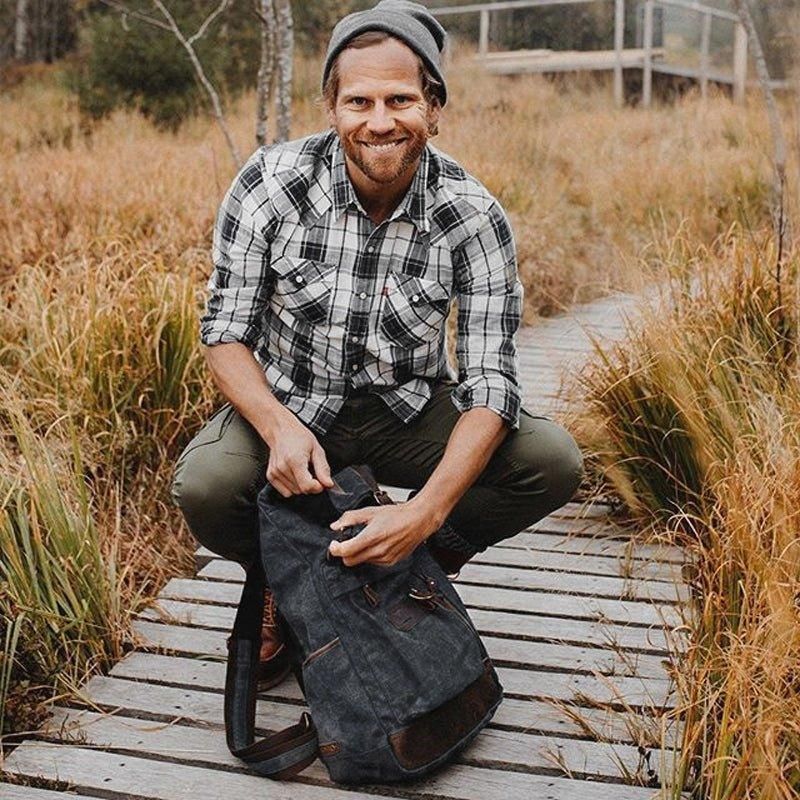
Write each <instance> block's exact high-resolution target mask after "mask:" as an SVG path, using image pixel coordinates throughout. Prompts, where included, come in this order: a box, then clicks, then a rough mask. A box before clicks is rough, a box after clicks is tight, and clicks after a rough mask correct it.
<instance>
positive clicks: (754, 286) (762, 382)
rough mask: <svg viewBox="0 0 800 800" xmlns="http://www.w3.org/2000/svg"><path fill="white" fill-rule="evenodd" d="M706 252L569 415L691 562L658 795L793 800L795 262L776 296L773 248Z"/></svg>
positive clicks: (798, 416)
mask: <svg viewBox="0 0 800 800" xmlns="http://www.w3.org/2000/svg"><path fill="white" fill-rule="evenodd" d="M718 251H719V252H722V253H724V255H723V256H719V255H711V254H709V253H708V252H705V253H700V254H699V258H698V259H697V262H698V264H697V265H696V266H698V267H699V272H698V274H697V275H696V276H695V277H694V279H693V280H689V281H686V280H685V279H682V280H679V281H678V282H677V284H676V286H675V290H674V293H673V294H672V295H671V296H668V297H667V298H664V299H662V302H661V303H660V304H659V305H657V306H656V307H655V308H651V309H649V310H646V311H645V312H644V314H643V317H642V318H641V319H639V320H638V321H637V322H635V323H632V324H631V326H630V329H629V331H628V335H627V336H626V338H625V340H624V341H623V342H621V343H620V344H618V345H615V346H613V347H611V348H604V347H598V358H597V359H596V360H595V361H594V363H593V364H592V365H591V367H590V368H589V369H588V370H587V371H586V372H585V374H584V377H583V385H584V390H585V394H586V401H587V410H586V417H585V419H584V420H583V423H582V425H581V426H580V427H581V430H583V431H584V439H585V442H586V444H587V446H588V447H589V448H590V449H591V450H592V451H593V452H594V453H595V454H596V458H597V460H598V462H599V463H600V464H601V465H602V468H603V471H604V474H605V476H606V478H607V479H608V480H609V481H610V482H611V484H612V485H613V486H614V487H615V488H616V490H617V492H618V493H619V494H620V495H621V496H622V497H623V498H624V499H625V500H626V502H627V504H628V506H629V507H630V508H631V509H632V510H633V511H634V512H636V513H638V514H639V515H640V516H642V517H643V518H645V519H647V518H648V517H649V518H651V519H654V520H655V522H654V528H655V530H656V531H658V532H659V533H660V535H661V536H669V537H670V538H673V539H675V540H676V541H677V542H678V543H680V544H682V545H683V546H685V547H686V549H687V552H688V554H689V556H690V559H691V561H692V563H693V578H692V588H693V595H694V600H695V602H694V613H693V614H692V618H691V619H690V620H689V621H688V624H689V628H690V636H691V645H690V647H689V648H688V650H687V653H686V654H685V656H683V657H682V658H680V659H677V660H676V663H677V664H678V665H679V669H678V670H677V673H676V677H677V683H678V689H679V694H680V700H681V702H680V705H679V708H678V709H677V713H678V714H679V715H680V716H682V718H683V728H682V729H683V731H684V734H683V740H682V742H680V749H681V752H680V754H679V756H678V758H677V759H676V775H675V776H674V780H673V785H672V787H671V788H670V789H665V790H664V791H665V796H674V797H678V795H679V792H680V791H682V790H686V789H689V790H691V797H693V798H695V797H696V798H704V800H705V799H706V798H707V799H708V800H756V798H758V800H766V799H767V798H768V799H769V800H788V798H792V797H797V793H798V791H800V607H799V605H800V604H798V598H800V540H799V539H798V537H797V530H798V525H800V374H799V373H798V361H797V352H796V347H797V338H798V332H800V305H798V303H797V298H798V293H800V277H799V273H800V258H799V257H798V256H797V255H795V257H794V258H793V259H791V260H790V261H789V262H788V263H787V264H786V265H785V270H784V273H783V280H784V285H783V286H782V287H781V289H782V291H781V292H779V291H778V287H777V285H776V281H775V273H774V258H775V253H774V252H773V251H772V249H771V248H770V246H769V245H767V244H765V243H763V242H757V241H755V240H753V239H752V238H751V237H747V236H742V235H741V234H737V233H736V232H732V234H731V236H730V237H728V238H727V239H726V241H725V242H724V243H721V245H720V247H719V248H718ZM779 298H783V303H784V304H783V305H781V303H780V301H779ZM669 792H672V794H669Z"/></svg>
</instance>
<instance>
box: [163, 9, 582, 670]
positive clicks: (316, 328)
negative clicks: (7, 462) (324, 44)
mask: <svg viewBox="0 0 800 800" xmlns="http://www.w3.org/2000/svg"><path fill="white" fill-rule="evenodd" d="M444 41H445V32H444V30H443V28H442V27H441V25H439V23H438V22H437V21H436V20H435V19H434V18H433V17H432V16H431V15H430V14H429V13H428V11H427V10H426V9H425V8H424V7H422V6H420V5H417V4H415V3H411V2H404V0H384V1H383V2H381V3H379V4H378V5H377V6H375V8H373V9H371V10H368V11H363V12H359V13H356V14H351V15H349V16H348V17H345V18H344V19H343V20H342V21H341V22H340V23H339V24H338V25H337V26H336V28H335V29H334V31H333V34H332V36H331V41H330V45H329V48H328V53H327V57H326V60H325V66H324V71H323V97H324V100H325V104H326V108H327V113H328V117H329V121H330V124H331V128H332V129H331V130H329V131H326V132H324V133H320V134H316V135H313V136H309V137H306V138H303V139H299V140H296V141H292V142H288V143H286V144H281V145H275V146H273V147H268V148H262V149H260V150H258V151H257V152H256V153H254V154H253V156H252V157H251V158H250V160H249V161H248V162H247V164H246V165H245V166H244V168H243V169H242V170H241V171H240V173H239V175H238V176H237V177H236V179H235V180H234V182H233V184H232V186H231V188H230V189H229V191H228V193H227V194H226V196H225V198H224V200H223V202H222V205H221V208H220V210H219V215H218V218H217V226H216V230H215V235H214V247H213V258H214V265H215V269H214V272H213V275H212V277H211V280H210V282H209V291H210V296H209V300H208V307H207V312H206V314H205V316H204V318H203V320H202V331H201V335H202V341H203V343H204V344H205V345H206V347H207V349H206V357H207V361H208V365H209V367H210V370H211V372H212V374H213V376H214V379H215V380H216V382H217V385H218V386H219V388H220V390H221V391H222V393H223V395H224V396H225V397H226V399H227V400H228V401H229V403H228V405H226V406H225V407H224V408H222V409H221V410H220V411H219V412H218V413H217V414H216V415H214V416H213V417H212V418H211V420H210V421H209V422H208V423H207V424H206V425H205V427H204V428H203V429H202V430H201V431H200V433H199V434H198V435H197V436H196V437H195V439H194V440H193V441H192V442H191V443H190V444H189V446H188V447H187V448H186V450H185V451H184V453H183V455H182V456H181V458H180V460H179V463H178V466H177V469H176V475H175V481H174V487H173V493H174V497H175V500H176V502H177V503H178V504H179V505H180V507H181V509H182V510H183V513H184V515H185V518H186V520H187V522H188V524H189V527H190V529H191V530H192V532H193V533H194V535H195V536H196V537H197V538H198V539H199V540H200V541H201V542H202V543H203V544H205V545H206V546H207V547H209V548H210V549H211V550H213V551H215V552H217V553H219V554H221V555H223V556H225V557H227V558H232V559H236V560H237V561H240V562H242V563H243V564H247V563H249V562H250V561H251V560H252V558H253V556H254V554H255V547H256V541H257V535H258V518H257V512H256V495H257V494H258V492H259V490H260V489H261V488H262V487H263V486H264V485H265V482H266V481H269V482H270V483H271V484H272V485H273V486H274V487H275V488H276V489H277V491H279V492H280V493H281V494H282V495H284V496H286V497H288V496H291V495H293V494H300V493H316V492H321V491H323V490H324V489H326V488H328V487H331V486H332V481H331V472H332V471H336V470H338V469H340V468H341V467H343V466H345V465H347V464H358V463H366V464H369V465H370V467H371V468H372V470H373V472H374V474H375V476H376V477H377V479H378V480H379V481H381V482H383V483H387V484H390V485H394V486H403V487H408V488H410V489H413V490H415V491H414V492H413V493H412V496H411V497H410V499H409V500H408V501H407V502H405V503H401V504H397V505H390V506H376V507H371V508H365V509H359V510H357V511H348V512H347V513H345V514H344V515H343V516H342V517H341V519H339V520H338V521H337V522H335V523H334V525H333V527H334V528H342V527H345V526H349V525H355V524H360V523H365V525H366V526H365V527H364V528H363V530H362V531H361V532H360V533H359V534H358V535H357V536H355V537H353V538H352V539H350V540H348V541H346V542H343V543H340V542H336V541H333V542H332V543H331V545H330V551H331V553H332V554H333V555H336V556H340V557H341V558H342V559H343V561H344V563H345V564H347V565H355V564H360V563H362V562H367V561H368V562H372V563H376V564H393V563H395V562H396V561H398V560H400V559H402V558H404V557H405V556H407V555H408V554H409V553H411V552H412V551H413V550H414V548H416V547H418V546H420V545H421V544H422V543H423V542H427V546H428V547H430V548H431V551H432V553H433V554H434V556H435V557H436V558H437V560H439V562H440V563H441V564H442V566H443V567H444V568H445V569H446V570H448V571H456V570H458V569H459V568H460V567H461V565H462V564H463V563H464V562H465V561H467V560H468V559H469V558H470V557H471V556H473V555H475V554H476V553H478V552H480V551H483V550H485V549H486V548H487V547H489V546H490V545H492V544H494V543H496V542H499V541H501V540H503V539H506V538H508V537H509V536H513V535H514V534H516V533H518V532H519V531H521V530H522V529H524V528H525V527H527V526H529V525H531V524H532V523H533V522H535V521H537V520H539V519H541V518H542V517H544V516H545V515H546V514H549V513H550V512H551V511H553V510H555V509H556V508H558V507H560V506H561V505H563V504H564V503H566V502H567V501H568V500H569V499H570V498H571V497H572V495H573V493H574V491H575V489H576V488H577V486H578V483H579V481H580V477H581V472H582V461H581V455H580V452H579V450H578V448H577V447H576V445H575V442H574V441H573V440H572V438H571V437H570V435H569V434H568V433H567V432H566V431H565V430H564V429H563V428H562V427H560V426H559V425H557V424H556V423H555V422H553V421H552V420H550V419H547V418H546V417H541V416H533V415H531V414H530V413H528V412H527V411H526V410H525V409H522V408H521V404H520V386H519V382H518V378H517V359H516V349H515V343H514V335H515V332H516V330H517V328H518V326H519V323H520V315H521V310H522V285H521V283H520V281H519V278H518V275H517V261H516V251H515V246H514V239H513V235H512V232H511V228H510V226H509V223H508V220H507V217H506V214H505V212H504V211H503V209H502V208H501V207H500V205H499V203H498V202H497V200H496V199H495V198H494V197H492V196H491V194H489V192H488V191H487V190H486V189H485V188H484V187H483V186H482V184H481V183H480V182H479V181H477V180H476V179H475V178H474V177H472V176H471V175H469V174H468V173H467V172H466V171H465V170H464V169H463V168H462V167H460V166H459V165H458V164H457V163H456V162H455V161H454V160H453V159H451V158H449V157H448V156H446V155H444V154H443V153H441V152H440V151H438V150H437V149H436V148H434V147H433V146H432V145H430V144H429V141H428V140H429V138H430V137H431V136H433V135H435V133H436V132H437V126H438V123H439V117H440V113H441V110H442V107H443V106H444V105H445V103H446V102H447V91H446V85H445V81H444V76H443V74H442V71H441V64H440V58H441V52H442V49H443V47H444ZM487 146H489V145H488V143H487ZM452 299H455V301H456V304H457V307H458V315H457V320H458V324H457V342H456V360H457V371H454V370H453V369H452V368H451V367H450V365H449V363H448V360H447V355H446V346H445V320H446V317H447V313H448V311H449V308H450V301H451V300H452ZM268 599H269V598H268ZM266 608H267V610H266V612H265V620H264V637H263V647H262V667H263V671H262V677H263V678H264V683H263V684H262V685H265V686H266V685H270V681H271V682H273V683H274V682H276V681H277V680H278V679H280V677H281V676H282V674H283V672H284V671H285V664H284V661H283V660H282V657H281V644H280V642H279V641H277V640H276V638H275V633H276V630H275V626H274V604H272V603H271V602H268V603H267V606H266Z"/></svg>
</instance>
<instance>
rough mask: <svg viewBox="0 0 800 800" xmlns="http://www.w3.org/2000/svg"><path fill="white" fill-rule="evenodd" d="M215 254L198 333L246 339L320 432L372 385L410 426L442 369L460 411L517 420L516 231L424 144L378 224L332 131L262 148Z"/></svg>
mask: <svg viewBox="0 0 800 800" xmlns="http://www.w3.org/2000/svg"><path fill="white" fill-rule="evenodd" d="M213 259H214V266H215V269H214V272H213V274H212V276H211V280H210V281H209V284H208V287H209V290H210V296H209V299H208V307H207V310H206V313H205V315H204V317H203V319H202V324H201V337H202V341H203V343H204V344H206V345H215V344H221V343H224V342H242V343H244V344H245V345H247V346H248V347H250V348H251V349H252V350H253V352H254V354H255V356H256V358H257V359H258V361H259V362H260V363H261V365H262V366H263V367H264V370H265V372H266V376H267V382H268V384H269V386H270V389H271V390H272V392H273V393H274V395H275V396H276V398H277V399H278V400H279V401H280V402H281V403H283V404H284V405H285V406H287V407H288V408H290V409H291V410H292V411H293V412H294V413H295V414H296V415H297V416H298V417H299V418H300V419H301V420H302V421H303V422H304V423H305V424H306V425H308V426H309V427H310V428H311V429H312V430H313V431H315V432H316V433H318V434H324V433H325V432H326V431H327V430H328V429H329V428H330V427H331V425H332V423H333V421H334V419H335V418H336V415H337V414H338V412H339V409H340V408H341V407H342V404H343V402H344V398H345V397H346V396H347V395H348V394H349V393H350V392H351V391H352V390H353V389H354V388H359V387H366V386H369V387H371V391H373V392H374V393H376V394H379V395H380V397H381V398H382V399H383V400H384V401H385V402H386V403H387V405H388V406H389V408H391V409H392V411H393V412H394V413H395V414H397V416H398V417H399V418H400V419H401V420H403V421H404V422H409V421H410V420H412V419H413V418H414V417H415V416H416V415H417V414H418V413H419V412H420V411H421V410H422V408H423V407H424V406H425V404H426V402H427V401H428V400H429V399H430V397H431V385H430V381H431V379H434V378H450V379H453V380H457V381H458V384H457V386H456V387H455V388H454V391H453V402H454V404H455V405H456V408H458V410H459V411H466V410H467V409H470V408H473V407H477V406H484V407H487V408H490V409H492V410H493V411H495V412H497V413H498V414H499V415H500V416H501V417H502V418H503V419H504V420H506V421H507V422H508V424H509V425H510V426H511V427H512V428H517V427H518V426H519V409H520V387H519V382H518V379H517V355H516V346H515V342H514V334H515V332H516V330H517V328H518V327H519V323H520V316H521V311H522V296H523V290H522V284H521V283H520V281H519V278H518V275H517V262H516V250H515V246H514V238H513V234H512V232H511V228H510V226H509V224H508V220H507V218H506V215H505V212H504V211H503V209H502V208H501V206H500V204H499V203H498V202H497V201H496V200H495V199H494V198H493V197H492V196H491V195H490V194H489V193H488V191H487V190H486V189H485V188H484V187H483V186H482V185H481V184H480V183H479V182H478V181H477V180H475V178H473V177H472V176H471V175H469V174H468V173H466V172H465V171H464V170H463V169H462V168H461V167H460V166H459V165H458V164H456V163H455V162H454V161H453V160H452V159H450V158H448V157H447V156H445V155H444V154H443V153H441V152H439V151H438V150H437V149H436V148H434V147H432V146H430V144H429V145H427V146H426V148H425V150H424V152H423V155H422V159H421V161H420V165H419V168H418V169H417V172H416V174H415V176H414V179H413V181H412V183H411V186H410V187H409V190H408V192H407V193H406V196H405V197H404V199H403V200H402V202H401V203H400V205H399V206H398V207H397V209H396V210H395V212H394V213H393V214H392V215H391V217H390V218H389V219H386V220H384V221H383V222H382V223H381V224H380V225H377V226H376V225H375V224H374V223H373V222H372V221H371V220H370V218H369V217H368V216H367V214H366V213H365V211H364V210H363V207H362V206H361V204H360V203H359V201H358V199H357V197H356V194H355V191H354V190H353V186H352V184H351V183H350V180H349V178H348V177H347V172H346V167H345V161H344V154H343V150H342V147H341V144H340V141H339V137H338V136H337V135H336V133H335V132H334V131H328V132H325V133H321V134H316V135H313V136H309V137H306V138H304V139H299V140H296V141H293V142H288V143H286V144H282V145H276V146H272V147H268V148H261V149H259V150H257V151H256V152H255V153H254V154H253V155H252V156H251V158H250V159H249V160H248V162H247V164H245V166H244V167H243V168H242V170H241V171H240V172H239V175H238V176H237V177H236V179H235V180H234V182H233V184H232V185H231V188H230V189H229V190H228V193H227V194H226V195H225V198H224V200H223V201H222V205H221V206H220V209H219V214H218V216H217V223H216V228H215V231H214V244H213ZM452 298H455V299H456V303H457V305H458V334H457V339H456V360H457V362H458V375H457V376H456V375H455V374H453V371H452V367H451V366H450V365H449V364H448V362H447V356H446V349H445V325H444V322H445V318H446V316H447V313H448V310H449V306H450V300H451V299H452Z"/></svg>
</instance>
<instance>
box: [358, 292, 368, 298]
mask: <svg viewBox="0 0 800 800" xmlns="http://www.w3.org/2000/svg"><path fill="white" fill-rule="evenodd" d="M358 296H359V297H360V298H361V299H362V300H366V299H367V293H366V292H361V293H360V294H359V295H358Z"/></svg>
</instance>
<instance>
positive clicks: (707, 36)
mask: <svg viewBox="0 0 800 800" xmlns="http://www.w3.org/2000/svg"><path fill="white" fill-rule="evenodd" d="M711 20H712V17H711V14H709V13H708V12H706V13H705V14H703V28H702V31H701V33H700V96H701V97H702V98H703V100H705V99H706V97H708V70H709V66H710V58H709V50H710V49H711Z"/></svg>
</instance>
